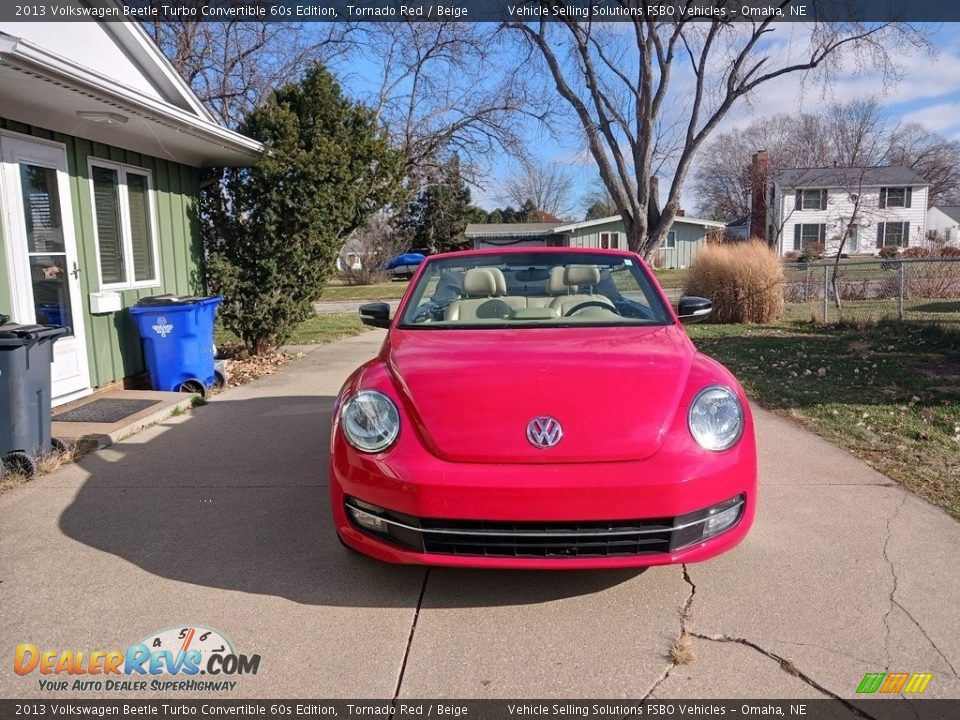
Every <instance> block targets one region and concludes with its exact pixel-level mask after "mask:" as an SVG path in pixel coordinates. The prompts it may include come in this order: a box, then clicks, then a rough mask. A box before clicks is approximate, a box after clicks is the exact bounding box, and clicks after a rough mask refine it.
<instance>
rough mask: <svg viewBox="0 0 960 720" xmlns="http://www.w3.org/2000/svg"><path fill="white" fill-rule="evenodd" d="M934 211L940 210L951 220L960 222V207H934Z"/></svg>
mask: <svg viewBox="0 0 960 720" xmlns="http://www.w3.org/2000/svg"><path fill="white" fill-rule="evenodd" d="M933 209H934V210H939V211H940V212H942V213H943V214H944V215H946V216H948V217H949V218H950V219H951V220H956V221H957V222H960V206H957V205H934V206H933Z"/></svg>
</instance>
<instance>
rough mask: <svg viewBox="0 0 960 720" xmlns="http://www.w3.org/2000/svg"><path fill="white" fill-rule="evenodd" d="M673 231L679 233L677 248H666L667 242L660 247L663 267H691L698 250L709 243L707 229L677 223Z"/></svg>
mask: <svg viewBox="0 0 960 720" xmlns="http://www.w3.org/2000/svg"><path fill="white" fill-rule="evenodd" d="M671 230H673V231H674V232H676V233H677V242H676V247H675V248H668V247H665V245H666V242H664V245H662V246H660V250H659V252H660V257H661V258H662V267H665V268H680V267H689V266H690V263H691V262H693V258H694V256H695V255H696V254H697V249H698V248H699V247H700V246H701V245H703V244H704V243H706V242H707V229H706V228H705V227H703V226H702V225H689V224H687V223H678V222H675V223H674V224H673V227H672V228H671Z"/></svg>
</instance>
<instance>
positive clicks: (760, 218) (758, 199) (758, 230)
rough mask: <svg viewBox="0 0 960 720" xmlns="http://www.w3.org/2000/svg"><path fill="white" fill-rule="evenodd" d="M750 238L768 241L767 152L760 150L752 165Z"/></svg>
mask: <svg viewBox="0 0 960 720" xmlns="http://www.w3.org/2000/svg"><path fill="white" fill-rule="evenodd" d="M750 236H751V237H758V238H763V239H764V240H766V239H767V151H766V150H758V151H757V152H756V153H754V155H753V162H752V163H751V164H750Z"/></svg>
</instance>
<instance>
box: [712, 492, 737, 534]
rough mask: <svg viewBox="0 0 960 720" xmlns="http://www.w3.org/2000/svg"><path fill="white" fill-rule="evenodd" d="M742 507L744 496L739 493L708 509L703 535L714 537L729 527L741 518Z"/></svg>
mask: <svg viewBox="0 0 960 720" xmlns="http://www.w3.org/2000/svg"><path fill="white" fill-rule="evenodd" d="M742 509H743V496H742V495H738V496H737V497H735V498H730V499H729V500H727V501H726V502H722V503H720V504H719V505H714V506H713V507H712V508H710V509H709V510H707V519H706V522H704V523H703V537H704V538H708V537H713V536H714V535H718V534H720V533H722V532H723V531H724V530H726V529H728V528H729V527H730V526H732V525H733V524H734V523H735V522H736V521H737V520H738V519H739V517H740V511H741V510H742Z"/></svg>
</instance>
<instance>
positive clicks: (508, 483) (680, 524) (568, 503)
mask: <svg viewBox="0 0 960 720" xmlns="http://www.w3.org/2000/svg"><path fill="white" fill-rule="evenodd" d="M750 430H751V431H750V432H749V433H745V435H744V438H743V439H742V440H741V442H740V443H738V445H737V446H736V447H735V448H734V449H731V450H729V451H726V452H724V453H705V452H704V453H697V454H694V455H690V454H689V453H685V454H684V453H681V454H680V455H677V454H676V453H671V452H669V451H666V452H661V453H658V454H657V455H656V456H654V457H652V458H648V459H646V460H643V461H637V462H616V463H576V464H558V465H551V464H525V465H519V464H518V465H502V464H482V463H451V462H446V461H443V460H440V459H438V458H436V457H434V456H432V455H430V454H429V453H428V452H425V451H424V449H422V448H414V449H413V451H411V450H410V449H409V448H407V449H405V450H400V449H399V448H395V449H392V450H391V451H388V452H387V453H383V454H380V455H365V454H362V453H358V452H356V451H355V450H353V449H352V448H350V447H349V446H348V445H347V444H346V443H345V442H344V441H343V439H342V437H339V433H337V435H336V436H335V437H334V442H333V453H332V458H331V465H330V493H331V503H332V508H333V515H334V522H335V527H336V530H337V532H338V534H339V535H340V537H341V539H342V540H343V541H344V542H345V543H346V544H347V545H349V546H350V547H352V548H354V549H356V550H358V551H360V552H362V553H365V554H367V555H370V556H372V557H375V558H378V559H380V560H383V561H387V562H393V563H411V564H425V565H438V566H448V567H486V568H548V569H561V568H568V569H577V568H616V567H644V566H651V565H665V564H672V563H681V562H697V561H701V560H706V559H708V558H711V557H713V556H715V555H718V554H720V553H722V552H725V551H726V550H729V549H731V548H733V547H734V546H735V545H737V544H738V543H739V542H740V541H741V540H742V539H743V538H744V537H745V536H746V534H747V532H748V530H749V529H750V526H751V525H752V523H753V517H754V513H755V504H756V450H755V447H754V441H753V434H752V428H750ZM737 498H739V499H740V501H741V503H742V504H739V505H738V507H739V514H738V518H737V520H736V522H735V523H734V524H733V525H732V526H731V527H729V529H726V530H724V531H723V532H721V533H720V534H718V535H715V536H713V537H711V538H709V539H706V540H703V541H699V540H698V539H697V537H695V536H694V535H692V534H691V533H694V534H695V531H696V530H697V529H699V528H701V527H702V522H703V521H702V520H700V521H699V523H700V524H698V522H697V521H698V519H699V517H700V516H699V515H698V514H697V513H699V512H702V511H703V510H705V509H706V508H709V507H711V506H715V505H719V504H721V503H723V502H725V501H731V502H732V501H733V500H734V499H737ZM356 500H359V501H361V503H360V504H359V506H362V503H370V504H373V505H376V506H379V507H381V508H386V509H387V510H388V511H389V514H388V515H387V516H385V517H386V518H387V519H388V520H390V521H392V522H393V523H396V525H394V526H392V527H393V528H395V529H396V530H397V533H396V534H395V536H392V537H384V536H383V535H382V534H374V533H372V532H370V531H369V530H367V529H363V528H361V527H360V526H358V524H357V523H356V521H355V520H354V519H351V518H350V516H349V515H348V511H347V507H346V504H347V502H348V501H349V502H350V503H351V504H352V505H353V506H354V507H358V503H357V502H356ZM361 509H362V507H361ZM405 528H406V529H405ZM410 528H413V529H412V530H411V529H410ZM418 528H419V530H418ZM689 528H694V530H691V529H689ZM464 531H467V532H464ZM571 531H572V533H571ZM584 531H586V533H585V532H584ZM601 531H602V534H597V535H595V536H593V537H589V536H588V535H589V533H591V532H598V533H600V532H601ZM691 538H693V539H692V541H691ZM574 539H575V540H576V542H570V541H571V540H574Z"/></svg>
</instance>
